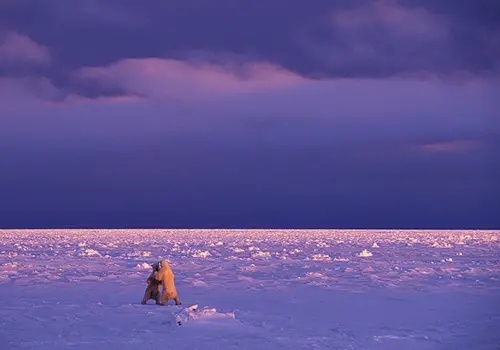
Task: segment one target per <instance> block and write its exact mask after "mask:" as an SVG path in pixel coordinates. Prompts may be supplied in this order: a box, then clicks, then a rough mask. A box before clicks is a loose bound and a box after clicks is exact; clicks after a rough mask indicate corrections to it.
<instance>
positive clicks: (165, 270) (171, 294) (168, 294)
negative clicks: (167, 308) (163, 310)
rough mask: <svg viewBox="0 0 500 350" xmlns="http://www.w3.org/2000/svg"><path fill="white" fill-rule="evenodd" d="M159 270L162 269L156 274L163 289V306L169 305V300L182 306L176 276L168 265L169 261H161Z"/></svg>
mask: <svg viewBox="0 0 500 350" xmlns="http://www.w3.org/2000/svg"><path fill="white" fill-rule="evenodd" d="M159 268H160V269H159V271H158V273H157V274H156V278H157V279H158V280H159V281H161V285H162V287H163V293H162V296H161V305H165V304H167V303H168V301H169V300H174V301H175V305H181V302H180V301H179V295H178V294H177V289H176V288H175V281H174V278H175V275H174V273H173V272H172V269H171V268H170V266H169V265H168V261H167V260H162V261H160V264H159Z"/></svg>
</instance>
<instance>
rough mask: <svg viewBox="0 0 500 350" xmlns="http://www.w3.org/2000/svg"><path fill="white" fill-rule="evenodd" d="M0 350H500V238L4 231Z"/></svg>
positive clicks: (0, 235) (482, 234) (0, 239)
mask: <svg viewBox="0 0 500 350" xmlns="http://www.w3.org/2000/svg"><path fill="white" fill-rule="evenodd" d="M161 258H165V259H167V260H169V261H170V264H171V267H172V269H173V271H174V272H175V274H176V285H177V290H178V292H179V296H180V299H181V301H182V303H183V305H182V306H183V307H187V306H191V305H194V304H197V305H198V308H197V309H196V310H192V311H187V310H184V311H182V310H183V309H182V308H179V307H175V306H156V305H154V303H153V301H150V302H149V303H151V304H150V305H140V301H141V299H142V296H143V293H144V290H145V287H146V278H147V276H148V275H149V273H150V271H151V266H150V265H151V264H152V263H154V262H156V261H158V260H160V259H161ZM179 320H182V324H181V325H178V323H177V321H179ZM0 349H95V350H97V349H106V350H111V349H239V350H242V349H259V350H264V349H405V350H411V349H426V350H427V349H429V350H430V349H450V350H452V349H464V350H468V349H471V350H472V349H474V350H490V349H491V350H495V349H500V231H411V230H394V231H375V230H330V231H328V230H303V231H301V230H242V231H234V230H233V231H231V230H17V231H16V230H3V231H0Z"/></svg>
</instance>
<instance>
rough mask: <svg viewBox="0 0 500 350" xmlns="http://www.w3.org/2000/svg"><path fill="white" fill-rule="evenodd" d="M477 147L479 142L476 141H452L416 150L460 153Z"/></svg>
mask: <svg viewBox="0 0 500 350" xmlns="http://www.w3.org/2000/svg"><path fill="white" fill-rule="evenodd" d="M479 145H480V142H479V141H477V140H453V141H443V142H435V143H428V144H424V145H421V146H419V147H418V149H419V150H422V151H429V152H460V151H468V150H471V149H474V148H476V147H478V146H479Z"/></svg>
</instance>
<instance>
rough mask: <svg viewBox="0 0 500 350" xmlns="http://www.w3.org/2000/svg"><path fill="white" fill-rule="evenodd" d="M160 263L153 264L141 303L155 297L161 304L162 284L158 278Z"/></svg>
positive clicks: (157, 302)
mask: <svg viewBox="0 0 500 350" xmlns="http://www.w3.org/2000/svg"><path fill="white" fill-rule="evenodd" d="M158 271H159V266H158V264H154V265H153V271H152V272H151V274H150V275H149V277H148V279H147V283H148V286H147V287H146V291H145V292H144V298H142V302H141V304H146V303H147V301H148V300H150V299H153V300H154V301H155V302H156V304H157V305H159V304H160V286H161V281H160V280H158Z"/></svg>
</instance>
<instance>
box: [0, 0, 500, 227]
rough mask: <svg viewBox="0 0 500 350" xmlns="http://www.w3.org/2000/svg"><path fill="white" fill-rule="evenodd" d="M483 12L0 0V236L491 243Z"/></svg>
mask: <svg viewBox="0 0 500 350" xmlns="http://www.w3.org/2000/svg"><path fill="white" fill-rule="evenodd" d="M499 78H500V2H499V1H498V0H475V1H470V0H454V1H435V0H400V1H397V0H379V1H368V0H339V1H331V0H315V1H309V0H307V1H306V0H265V1H264V0H253V1H234V0H211V1H204V0H169V1H164V0H148V1H141V2H138V1H135V0H73V1H60V0H38V1H34V0H32V1H28V0H1V1H0V149H1V150H2V151H1V152H0V227H3V228H11V227H16V228H42V227H47V228H52V227H60V228H65V227H68V228H70V227H72V228H76V227H102V228H109V227H116V228H125V227H130V228H149V227H166V228H167V227H168V228H215V227H224V228H457V229H458V228H478V229H479V228H500V216H499V215H498V213H500V180H499V179H500V156H499V154H500V99H499V96H500V79H499Z"/></svg>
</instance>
